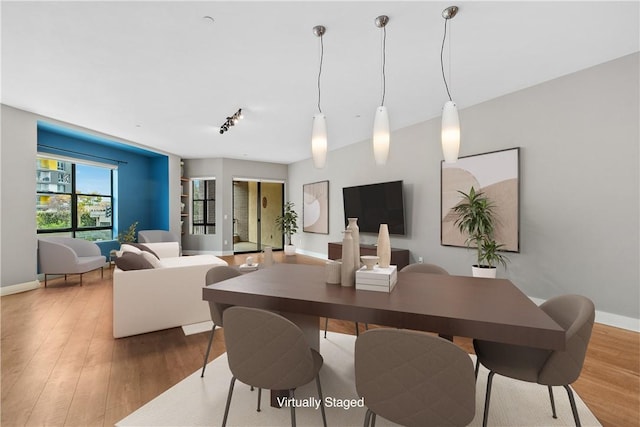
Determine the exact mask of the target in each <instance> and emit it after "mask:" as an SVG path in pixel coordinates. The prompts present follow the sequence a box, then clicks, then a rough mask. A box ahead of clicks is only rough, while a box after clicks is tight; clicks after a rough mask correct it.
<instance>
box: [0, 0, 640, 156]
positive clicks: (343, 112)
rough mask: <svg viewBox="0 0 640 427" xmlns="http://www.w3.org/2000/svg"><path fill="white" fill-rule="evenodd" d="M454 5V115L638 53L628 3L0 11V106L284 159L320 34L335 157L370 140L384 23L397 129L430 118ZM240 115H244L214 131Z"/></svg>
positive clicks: (298, 137) (304, 150)
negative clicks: (322, 30)
mask: <svg viewBox="0 0 640 427" xmlns="http://www.w3.org/2000/svg"><path fill="white" fill-rule="evenodd" d="M451 4H456V5H458V6H459V7H460V12H459V13H458V16H456V17H455V18H454V19H453V20H452V21H451V22H450V24H451V25H450V29H451V33H450V34H451V43H450V47H451V53H450V57H451V75H450V82H449V83H450V89H451V93H452V96H453V99H454V101H456V103H457V104H458V106H459V108H465V107H468V106H471V105H474V104H477V103H480V102H483V101H485V100H488V99H492V98H495V97H498V96H501V95H503V94H506V93H509V92H513V91H516V90H519V89H522V88H525V87H528V86H531V85H535V84H538V83H541V82H544V81H546V80H550V79H553V78H556V77H559V76H562V75H565V74H568V73H571V72H574V71H577V70H580V69H583V68H587V67H589V66H592V65H596V64H599V63H602V62H606V61H608V60H611V59H614V58H618V57H620V56H624V55H627V54H630V53H632V52H636V51H638V50H639V43H640V42H639V37H640V36H639V13H640V12H639V10H640V8H639V4H640V3H639V2H638V1H627V2H617V3H614V2H606V1H605V2H515V1H514V2H479V1H473V2H425V1H422V2H416V1H408V2H400V1H393V2H392V1H386V2H382V1H354V2H336V1H319V2H310V1H288V2H270V1H259V2H245V1H226V2H221V1H213V2H211V1H209V2H202V1H199V2H119V1H118V2H50V1H46V2H7V1H3V2H2V9H1V14H2V63H1V66H2V92H1V100H2V103H4V104H7V105H11V106H14V107H17V108H21V109H24V110H28V111H32V112H34V113H38V114H42V115H44V116H48V117H51V118H54V119H57V120H61V121H65V122H69V123H73V124H75V125H78V126H82V127H86V128H88V129H93V130H96V131H99V132H102V133H106V134H109V135H113V136H116V137H119V138H124V139H127V140H130V141H134V142H136V143H139V144H142V145H145V146H148V147H150V148H153V149H157V150H162V151H165V152H170V153H174V154H177V155H179V156H182V157H184V158H206V157H227V158H239V159H249V160H259V161H268V162H278V163H291V162H294V161H298V160H301V159H305V158H308V157H310V134H311V124H312V117H313V114H315V113H316V112H317V87H316V84H317V81H316V79H317V74H318V65H319V52H320V51H319V39H318V38H317V37H315V36H314V35H313V33H312V28H313V26H315V25H319V24H322V25H324V26H325V27H326V28H327V33H326V35H325V36H324V48H325V50H324V52H325V56H324V68H323V74H322V110H323V112H324V113H325V114H326V115H327V122H328V129H329V131H328V132H329V149H330V150H333V149H336V148H338V147H342V146H345V145H348V144H352V143H355V142H358V141H362V140H365V139H368V138H370V137H371V129H372V125H373V115H374V110H375V107H376V106H377V105H379V103H380V100H381V30H380V29H378V28H377V27H375V25H374V19H375V17H376V16H378V15H381V14H386V15H388V16H389V17H390V22H389V24H388V26H387V65H386V75H387V85H386V98H385V105H386V106H387V107H388V109H389V115H390V120H391V127H392V129H398V128H402V127H405V126H408V125H411V124H414V123H418V122H421V121H424V120H427V119H430V118H433V117H436V116H439V115H440V111H441V108H442V105H443V103H444V102H445V101H446V99H447V97H446V92H445V90H444V84H443V81H442V76H441V71H440V62H439V58H440V45H441V43H442V35H443V26H444V20H443V18H442V17H441V11H442V10H443V9H444V8H445V7H447V6H449V5H451ZM204 16H211V17H213V18H214V21H213V22H212V21H211V20H209V19H205V18H203V17H204ZM447 44H448V43H447ZM446 52H447V51H446V50H445V58H448V57H449V54H447V53H446ZM238 108H242V109H243V112H244V116H245V119H244V120H243V121H242V122H240V124H239V125H237V126H235V127H234V128H232V129H231V130H230V131H229V132H227V133H225V134H224V135H220V134H219V133H218V127H219V126H220V125H221V124H222V123H223V122H224V120H225V118H226V117H227V116H229V115H231V114H233V113H234V112H235V111H236V110H237V109H238ZM462 118H464V116H462ZM462 124H463V126H464V122H463V123H462Z"/></svg>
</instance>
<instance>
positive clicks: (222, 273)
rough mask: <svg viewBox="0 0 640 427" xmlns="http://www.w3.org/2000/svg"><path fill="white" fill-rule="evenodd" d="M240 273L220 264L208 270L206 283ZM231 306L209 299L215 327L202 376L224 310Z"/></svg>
mask: <svg viewBox="0 0 640 427" xmlns="http://www.w3.org/2000/svg"><path fill="white" fill-rule="evenodd" d="M240 274H242V273H240V272H239V271H238V270H236V269H235V268H232V267H228V266H225V265H219V266H216V267H213V268H211V269H209V271H207V274H206V276H205V280H204V284H205V286H207V285H211V284H213V283H218V282H222V281H223V280H227V279H231V278H232V277H237V276H240ZM229 307H231V306H230V305H227V304H219V303H217V302H215V301H209V311H210V312H211V320H212V321H213V327H212V328H211V332H210V333H209V344H208V345H207V351H206V353H205V355H204V362H203V363H202V373H201V374H200V377H204V371H205V369H206V368H207V362H208V361H209V352H210V351H211V344H212V343H213V335H214V334H215V331H216V326H219V327H222V312H223V311H224V310H225V309H227V308H229Z"/></svg>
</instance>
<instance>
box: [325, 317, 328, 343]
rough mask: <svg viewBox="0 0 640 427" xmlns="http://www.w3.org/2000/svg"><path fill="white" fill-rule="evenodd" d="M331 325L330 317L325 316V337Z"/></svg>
mask: <svg viewBox="0 0 640 427" xmlns="http://www.w3.org/2000/svg"><path fill="white" fill-rule="evenodd" d="M328 326H329V318H328V317H325V318H324V337H325V338H326V337H327V327H328Z"/></svg>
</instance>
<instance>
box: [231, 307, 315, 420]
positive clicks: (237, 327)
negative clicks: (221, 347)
mask: <svg viewBox="0 0 640 427" xmlns="http://www.w3.org/2000/svg"><path fill="white" fill-rule="evenodd" d="M223 320H224V339H225V344H226V347H227V360H228V362H229V369H231V373H232V374H233V377H232V378H231V383H230V384H229V394H228V396H227V404H226V406H225V410H224V418H223V419H222V425H223V426H225V425H226V424H227V417H228V415H229V406H230V405H231V397H232V395H233V386H234V384H235V382H236V380H240V381H241V382H243V383H245V384H248V385H251V386H253V387H258V393H260V392H261V391H262V389H263V388H265V389H269V390H288V391H289V397H291V398H295V394H294V389H295V388H297V387H300V386H302V385H305V384H307V383H309V382H311V381H312V380H313V379H314V378H315V380H316V385H317V388H318V397H319V399H320V410H321V411H322V421H323V424H324V426H325V427H326V425H327V419H326V416H325V412H324V399H323V397H322V388H321V386H320V375H319V372H320V368H322V364H323V359H322V356H321V355H320V353H318V352H317V351H315V350H313V349H312V348H311V347H310V346H309V343H308V342H307V340H306V338H305V335H304V333H303V332H302V330H301V329H300V328H299V327H298V326H296V325H295V324H294V323H293V322H291V321H290V320H288V319H285V318H284V317H282V316H280V315H279V314H277V313H273V312H270V311H266V310H260V309H257V308H249V307H240V306H234V307H229V308H227V309H226V310H225V311H224V314H223ZM290 406H291V425H292V426H295V425H296V412H295V405H290Z"/></svg>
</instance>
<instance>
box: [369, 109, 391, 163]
mask: <svg viewBox="0 0 640 427" xmlns="http://www.w3.org/2000/svg"><path fill="white" fill-rule="evenodd" d="M373 156H374V157H375V159H376V164H377V165H384V164H385V163H387V158H388V157H389V113H387V107H384V106H380V107H378V108H376V115H375V118H374V119H373Z"/></svg>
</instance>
